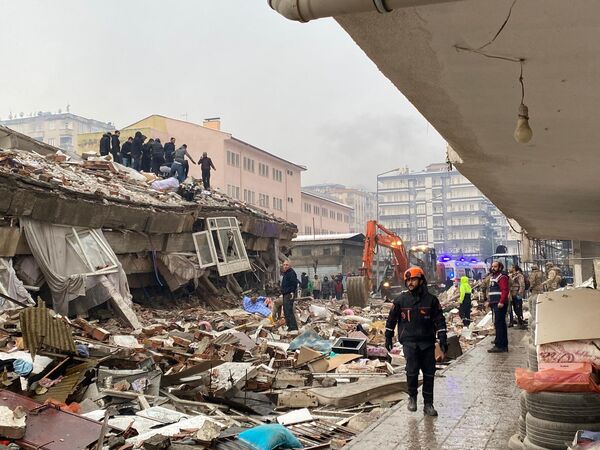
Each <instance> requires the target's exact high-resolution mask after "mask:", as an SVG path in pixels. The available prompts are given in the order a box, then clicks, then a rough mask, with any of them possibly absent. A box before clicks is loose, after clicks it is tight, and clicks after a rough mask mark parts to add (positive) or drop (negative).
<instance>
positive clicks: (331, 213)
mask: <svg viewBox="0 0 600 450" xmlns="http://www.w3.org/2000/svg"><path fill="white" fill-rule="evenodd" d="M329 218H330V219H334V220H335V211H329Z"/></svg>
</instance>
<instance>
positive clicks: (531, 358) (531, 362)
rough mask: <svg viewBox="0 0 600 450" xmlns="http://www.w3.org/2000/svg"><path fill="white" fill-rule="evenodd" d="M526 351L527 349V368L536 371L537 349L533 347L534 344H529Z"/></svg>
mask: <svg viewBox="0 0 600 450" xmlns="http://www.w3.org/2000/svg"><path fill="white" fill-rule="evenodd" d="M528 351H529V353H528V355H527V362H528V367H529V370H533V371H534V372H537V370H538V359H537V350H536V348H535V345H532V344H530V345H529V349H528Z"/></svg>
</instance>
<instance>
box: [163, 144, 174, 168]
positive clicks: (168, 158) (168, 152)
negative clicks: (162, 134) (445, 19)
mask: <svg viewBox="0 0 600 450" xmlns="http://www.w3.org/2000/svg"><path fill="white" fill-rule="evenodd" d="M174 154H175V138H174V137H172V138H171V140H170V141H169V142H167V143H166V144H165V164H166V165H167V166H169V167H171V164H173V156H174Z"/></svg>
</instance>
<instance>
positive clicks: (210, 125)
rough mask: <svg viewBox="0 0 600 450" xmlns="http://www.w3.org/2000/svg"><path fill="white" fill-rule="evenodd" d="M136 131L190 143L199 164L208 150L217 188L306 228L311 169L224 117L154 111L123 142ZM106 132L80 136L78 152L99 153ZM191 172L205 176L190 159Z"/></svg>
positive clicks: (123, 134)
mask: <svg viewBox="0 0 600 450" xmlns="http://www.w3.org/2000/svg"><path fill="white" fill-rule="evenodd" d="M136 131H140V132H141V133H142V134H143V135H144V136H147V137H148V138H160V140H161V142H162V143H163V144H164V143H165V142H168V140H169V139H170V138H171V137H174V138H175V139H176V143H175V145H176V147H178V146H181V145H182V144H187V146H188V147H187V149H188V152H189V153H190V154H191V155H192V157H193V158H194V160H195V161H196V162H197V161H198V159H199V158H200V156H202V152H207V153H208V156H210V158H211V159H212V161H213V163H214V165H215V167H216V170H215V171H213V172H212V174H211V179H210V183H211V187H213V188H217V189H219V190H221V192H223V193H226V194H228V195H229V196H230V197H233V198H236V199H238V200H242V201H245V202H247V203H249V204H252V205H256V206H258V207H260V208H262V209H264V210H266V211H268V212H270V213H272V214H274V215H275V216H277V217H281V218H283V219H286V220H288V221H290V222H292V223H295V224H296V225H297V226H298V229H300V226H301V206H300V204H301V197H300V186H301V180H300V175H301V173H302V172H303V171H304V170H306V168H305V167H303V166H300V165H298V164H294V163H292V162H290V161H287V160H285V159H283V158H280V157H279V156H277V155H274V154H272V153H269V152H267V151H265V150H263V149H260V148H258V147H255V146H254V145H251V144H248V143H247V142H244V141H242V140H240V139H238V138H236V137H234V136H233V135H232V134H231V133H226V132H224V131H221V121H220V119H219V118H212V119H206V120H205V121H204V123H203V124H202V125H200V124H197V123H192V122H187V121H184V120H178V119H171V118H169V117H165V116H161V115H152V116H149V117H146V118H145V119H142V120H140V121H139V122H136V123H134V124H132V125H129V126H127V127H125V128H122V129H121V142H125V141H126V140H127V138H128V137H129V136H132V137H133V136H134V135H135V132H136ZM101 136H102V133H89V134H81V135H79V137H78V149H77V150H78V152H79V153H80V154H83V153H88V152H91V153H95V152H97V151H98V145H99V141H100V137H101ZM190 175H191V176H193V177H196V178H201V172H200V167H199V166H197V165H193V164H191V163H190Z"/></svg>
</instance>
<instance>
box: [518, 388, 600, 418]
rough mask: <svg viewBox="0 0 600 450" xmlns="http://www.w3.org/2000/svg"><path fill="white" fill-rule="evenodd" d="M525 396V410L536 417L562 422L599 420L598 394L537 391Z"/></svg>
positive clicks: (599, 402) (599, 396)
mask: <svg viewBox="0 0 600 450" xmlns="http://www.w3.org/2000/svg"><path fill="white" fill-rule="evenodd" d="M526 396H527V412H528V413H529V414H531V415H532V416H533V417H535V418H537V419H543V420H549V421H551V422H564V423H596V422H600V394H596V393H593V392H581V393H579V392H577V393H567V392H537V393H535V394H530V393H527V394H526Z"/></svg>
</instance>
